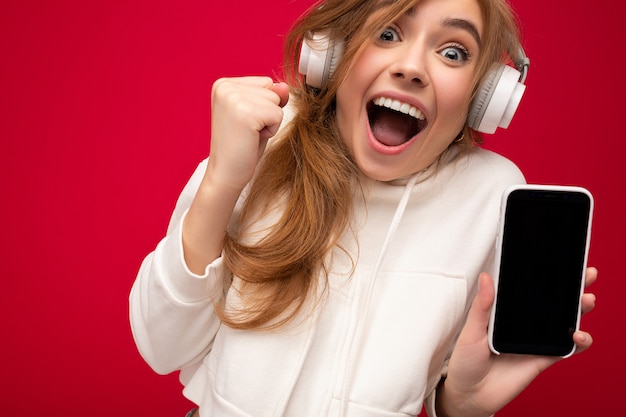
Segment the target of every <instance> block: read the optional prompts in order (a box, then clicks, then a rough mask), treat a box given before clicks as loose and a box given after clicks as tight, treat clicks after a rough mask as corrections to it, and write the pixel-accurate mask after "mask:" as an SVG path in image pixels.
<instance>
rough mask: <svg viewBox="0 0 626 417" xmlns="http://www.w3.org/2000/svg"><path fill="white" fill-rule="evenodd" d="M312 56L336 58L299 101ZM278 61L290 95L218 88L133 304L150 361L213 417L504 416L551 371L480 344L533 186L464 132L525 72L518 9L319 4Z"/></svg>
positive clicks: (355, 1)
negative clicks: (490, 94) (515, 190)
mask: <svg viewBox="0 0 626 417" xmlns="http://www.w3.org/2000/svg"><path fill="white" fill-rule="evenodd" d="M320 35H321V36H322V37H323V38H325V39H326V40H330V44H331V45H333V44H335V45H340V47H339V48H340V49H339V50H340V51H342V52H341V54H339V53H338V55H341V56H340V57H337V58H332V59H333V61H332V68H331V70H332V71H329V76H328V79H327V80H323V81H322V82H321V83H319V85H315V86H312V85H307V84H306V83H305V81H304V80H303V79H302V78H301V77H299V76H298V75H297V74H296V71H295V68H297V62H298V59H299V58H300V57H299V52H300V46H301V44H302V43H303V42H304V41H305V40H306V41H307V42H310V43H311V44H312V45H315V43H316V41H315V40H314V39H313V38H316V39H317V38H319V37H320ZM313 48H315V47H313ZM286 51H287V54H286V56H287V64H288V65H287V69H291V70H293V71H292V72H291V73H289V74H288V81H289V86H290V87H288V84H286V83H274V82H273V80H272V79H270V78H266V77H244V78H239V79H222V80H219V81H218V82H216V83H215V85H214V88H213V95H212V136H211V156H210V158H209V159H207V160H205V161H203V162H202V163H201V164H200V165H199V167H198V169H197V170H196V172H195V173H194V174H193V176H192V177H191V179H190V181H189V183H188V184H187V186H186V187H185V188H184V190H183V192H182V194H181V196H180V198H179V201H178V203H177V206H176V209H175V211H174V214H173V216H172V219H171V222H170V226H169V229H168V232H167V236H166V237H165V238H164V239H163V240H162V241H161V242H160V243H159V245H158V246H157V248H156V249H155V250H154V252H152V253H150V254H149V255H148V256H147V257H146V259H145V260H144V262H143V264H142V266H141V269H140V271H139V274H138V277H137V280H136V282H135V285H134V287H133V290H132V293H131V298H130V307H131V324H132V328H133V333H134V336H135V340H136V343H137V345H138V347H139V350H140V352H141V354H142V355H143V357H144V358H145V359H146V361H147V362H148V363H149V364H150V365H151V366H152V367H153V369H154V370H155V371H156V372H159V373H169V372H172V371H175V370H180V371H181V374H180V375H181V381H182V383H183V384H184V385H185V388H184V394H185V395H186V396H187V397H188V398H189V399H191V400H192V401H193V402H195V403H196V404H198V405H199V409H198V413H199V415H200V416H202V417H209V416H237V417H243V416H255V417H265V416H298V417H304V416H315V417H319V416H359V417H367V416H372V417H373V416H377V417H380V416H415V415H417V414H419V412H420V410H421V408H422V406H423V405H425V407H426V410H427V412H428V413H429V415H431V416H434V415H439V416H450V417H452V416H463V417H471V416H488V415H491V414H493V413H494V412H496V411H497V410H499V409H500V408H502V407H503V406H504V405H505V404H507V403H508V402H509V401H510V400H511V399H513V398H514V397H515V396H516V395H517V394H519V392H521V391H522V390H523V389H524V387H525V386H526V385H527V384H529V383H530V382H531V381H532V380H533V379H534V378H535V377H536V376H537V375H538V374H539V373H540V372H541V371H542V370H544V369H546V368H547V367H548V366H550V365H551V364H552V363H554V362H555V361H556V359H555V358H548V357H533V356H515V355H500V356H495V355H493V354H491V353H490V351H489V348H488V343H487V322H488V319H489V310H490V306H491V303H492V301H493V293H494V289H493V284H492V282H491V279H490V276H489V274H488V273H489V272H492V268H493V263H494V242H495V237H496V227H497V223H498V215H499V202H500V197H501V195H502V192H503V190H504V189H505V188H507V187H508V186H510V185H511V184H515V183H521V182H523V181H524V179H523V176H522V174H521V173H520V172H519V170H518V169H517V168H516V167H515V166H514V165H513V164H512V163H511V162H509V161H508V160H506V159H504V158H502V157H500V156H498V155H495V154H493V153H491V152H488V151H485V150H482V149H480V148H479V147H478V146H476V145H477V144H479V143H480V135H479V133H478V132H477V131H476V130H475V129H472V126H474V125H473V124H472V121H471V120H469V121H468V118H469V119H472V118H473V117H474V115H473V112H475V106H476V102H477V100H480V99H479V98H478V97H477V96H478V95H479V94H480V88H483V87H479V86H482V85H483V84H482V83H481V82H482V81H484V80H485V79H486V78H487V77H489V75H490V74H491V71H492V70H493V68H494V66H497V65H501V64H502V62H501V60H502V59H504V58H503V57H507V56H508V57H510V58H512V59H514V60H515V59H518V58H519V54H520V52H519V51H520V48H519V44H518V37H517V33H516V26H515V24H514V19H513V17H512V13H511V10H510V8H509V6H508V5H507V4H506V3H505V1H504V0H421V1H415V0H395V1H393V0H328V1H325V2H323V3H321V4H319V5H317V7H315V8H313V9H311V11H310V12H309V13H308V14H306V15H305V17H304V18H303V19H301V20H300V21H299V22H298V23H297V24H296V25H295V27H294V29H293V30H292V32H291V33H290V35H289V38H288V42H287V46H286ZM309 76H310V74H309V75H307V77H309ZM308 81H309V84H313V83H312V82H311V81H310V80H308ZM285 106H286V107H285ZM270 138H272V139H271V141H269V142H268V140H269V139H270ZM266 145H267V146H266ZM596 274H597V273H596V271H595V269H589V270H588V272H587V282H588V283H591V282H592V281H594V280H595V278H596ZM593 304H594V297H593V295H592V294H586V295H585V296H584V298H583V310H584V311H585V312H587V311H589V310H591V308H592V307H593ZM573 337H574V340H575V342H576V344H577V346H578V350H584V349H586V348H588V347H589V346H590V345H591V337H590V335H589V334H587V333H585V332H577V333H576V334H574V336H573Z"/></svg>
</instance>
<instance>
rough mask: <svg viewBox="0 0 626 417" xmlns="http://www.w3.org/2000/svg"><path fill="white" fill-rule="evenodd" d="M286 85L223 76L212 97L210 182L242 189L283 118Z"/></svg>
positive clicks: (234, 189) (287, 90) (259, 78)
mask: <svg viewBox="0 0 626 417" xmlns="http://www.w3.org/2000/svg"><path fill="white" fill-rule="evenodd" d="M288 100H289V87H288V86H287V84H285V83H274V82H273V80H272V79H271V78H269V77H242V78H222V79H219V80H217V81H216V82H215V84H214V85H213V91H212V98H211V114H212V116H211V157H210V158H209V165H208V168H207V175H208V176H211V179H212V181H214V182H216V183H219V184H221V185H222V186H224V187H229V188H231V189H232V190H233V191H237V192H241V190H242V189H243V188H244V187H245V186H246V184H248V182H249V181H250V180H251V179H252V176H253V175H254V171H255V168H256V165H257V163H258V161H259V158H260V157H261V155H262V154H263V152H264V150H265V145H266V144H267V140H268V139H269V138H271V137H272V136H274V135H275V134H276V132H277V131H278V128H279V126H280V124H281V122H282V120H283V110H282V107H283V106H285V104H287V101H288Z"/></svg>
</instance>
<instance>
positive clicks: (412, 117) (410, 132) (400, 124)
mask: <svg viewBox="0 0 626 417" xmlns="http://www.w3.org/2000/svg"><path fill="white" fill-rule="evenodd" d="M367 115H368V119H369V123H370V128H371V130H372V134H373V135H374V138H376V140H377V141H378V142H380V143H382V144H383V145H386V146H400V145H402V144H404V143H407V142H408V141H410V140H411V139H412V138H414V137H415V136H416V135H417V134H419V133H420V132H421V131H422V130H423V129H424V128H425V127H426V125H427V122H426V117H425V116H424V113H423V112H422V111H421V110H419V109H418V108H416V107H415V106H412V105H410V104H408V103H403V102H401V101H399V100H394V99H390V98H387V97H378V98H375V99H374V100H372V101H371V102H370V103H369V104H368V105H367Z"/></svg>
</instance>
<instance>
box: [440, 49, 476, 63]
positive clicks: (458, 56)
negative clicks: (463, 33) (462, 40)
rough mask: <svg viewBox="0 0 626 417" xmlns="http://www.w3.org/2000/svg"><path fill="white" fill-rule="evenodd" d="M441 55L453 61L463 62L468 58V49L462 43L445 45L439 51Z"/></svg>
mask: <svg viewBox="0 0 626 417" xmlns="http://www.w3.org/2000/svg"><path fill="white" fill-rule="evenodd" d="M441 55H442V56H443V57H444V58H446V59H448V60H450V61H454V62H459V63H462V62H465V61H467V60H468V59H469V58H470V53H469V51H468V50H467V49H466V48H465V47H464V46H462V45H454V46H447V47H445V48H443V50H442V51H441Z"/></svg>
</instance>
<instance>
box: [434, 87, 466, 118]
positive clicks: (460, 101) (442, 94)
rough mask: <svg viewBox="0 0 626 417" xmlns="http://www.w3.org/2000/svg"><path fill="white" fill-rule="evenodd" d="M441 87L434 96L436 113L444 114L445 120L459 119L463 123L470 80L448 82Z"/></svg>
mask: <svg viewBox="0 0 626 417" xmlns="http://www.w3.org/2000/svg"><path fill="white" fill-rule="evenodd" d="M441 85H442V88H441V89H440V90H439V91H438V94H436V96H437V97H438V100H437V102H438V105H437V107H438V112H440V113H442V114H445V115H446V117H445V118H446V119H460V122H461V123H462V122H465V119H466V118H467V115H468V112H469V106H470V95H471V90H472V88H471V87H472V86H471V79H466V78H462V79H456V80H450V81H448V82H445V83H442V84H441ZM459 86H465V87H464V88H459Z"/></svg>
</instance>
